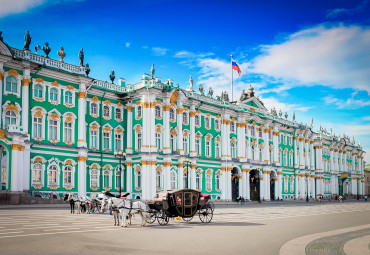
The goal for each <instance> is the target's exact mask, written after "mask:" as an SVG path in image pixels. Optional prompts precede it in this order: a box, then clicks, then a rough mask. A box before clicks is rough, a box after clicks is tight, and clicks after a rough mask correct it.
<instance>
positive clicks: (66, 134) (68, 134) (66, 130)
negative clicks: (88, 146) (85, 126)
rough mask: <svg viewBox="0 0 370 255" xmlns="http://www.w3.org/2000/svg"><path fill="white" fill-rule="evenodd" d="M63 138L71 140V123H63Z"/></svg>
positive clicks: (67, 140)
mask: <svg viewBox="0 0 370 255" xmlns="http://www.w3.org/2000/svg"><path fill="white" fill-rule="evenodd" d="M64 139H65V141H66V142H72V123H71V122H65V123H64Z"/></svg>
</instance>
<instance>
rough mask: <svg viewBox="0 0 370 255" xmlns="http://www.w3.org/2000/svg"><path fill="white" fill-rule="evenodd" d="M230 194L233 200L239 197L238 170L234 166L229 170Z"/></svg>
mask: <svg viewBox="0 0 370 255" xmlns="http://www.w3.org/2000/svg"><path fill="white" fill-rule="evenodd" d="M231 195H232V197H231V198H232V200H233V201H237V199H238V198H239V172H238V169H237V168H236V167H234V168H233V170H232V171H231Z"/></svg>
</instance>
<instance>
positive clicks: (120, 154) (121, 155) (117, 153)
mask: <svg viewBox="0 0 370 255" xmlns="http://www.w3.org/2000/svg"><path fill="white" fill-rule="evenodd" d="M114 156H115V157H116V158H118V159H119V172H118V177H119V186H118V193H119V195H120V196H121V175H122V165H121V162H122V159H123V160H126V152H122V151H120V150H119V151H115V152H114Z"/></svg>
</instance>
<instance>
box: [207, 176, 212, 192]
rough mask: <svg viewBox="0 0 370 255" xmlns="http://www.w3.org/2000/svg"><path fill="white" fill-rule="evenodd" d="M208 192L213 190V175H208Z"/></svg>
mask: <svg viewBox="0 0 370 255" xmlns="http://www.w3.org/2000/svg"><path fill="white" fill-rule="evenodd" d="M206 190H207V191H211V190H212V175H211V174H207V175H206Z"/></svg>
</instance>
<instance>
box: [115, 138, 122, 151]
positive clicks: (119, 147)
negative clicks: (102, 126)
mask: <svg viewBox="0 0 370 255" xmlns="http://www.w3.org/2000/svg"><path fill="white" fill-rule="evenodd" d="M114 147H115V148H116V150H117V151H121V150H122V135H121V134H116V135H115V137H114Z"/></svg>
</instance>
